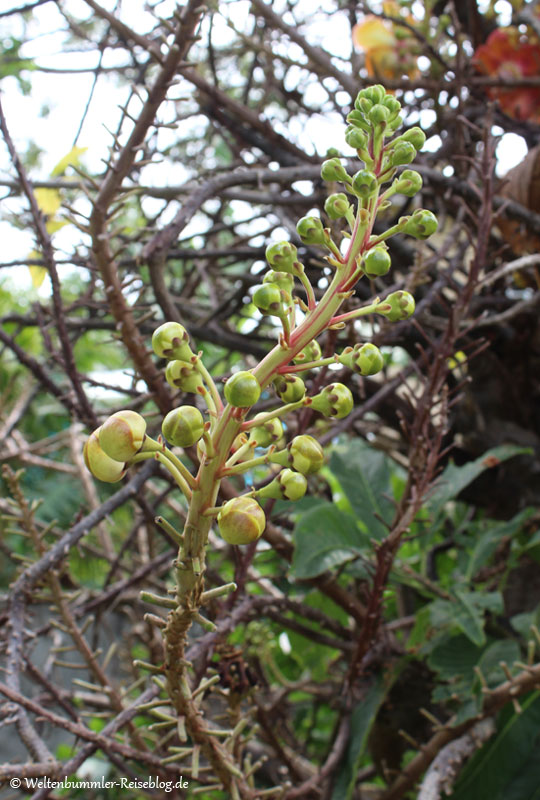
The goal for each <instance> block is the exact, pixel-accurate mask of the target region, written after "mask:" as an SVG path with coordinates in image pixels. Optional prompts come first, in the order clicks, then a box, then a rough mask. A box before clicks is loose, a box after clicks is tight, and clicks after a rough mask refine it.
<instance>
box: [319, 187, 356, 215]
mask: <svg viewBox="0 0 540 800" xmlns="http://www.w3.org/2000/svg"><path fill="white" fill-rule="evenodd" d="M350 207H351V206H350V203H349V201H348V200H347V195H346V194H343V192H340V193H339V194H331V195H330V197H328V198H327V199H326V202H325V204H324V210H325V211H326V213H327V214H328V216H329V217H330V219H340V218H341V217H344V216H345V215H346V214H347V211H348V210H349V208H350Z"/></svg>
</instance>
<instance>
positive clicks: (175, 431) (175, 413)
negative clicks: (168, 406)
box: [161, 406, 204, 447]
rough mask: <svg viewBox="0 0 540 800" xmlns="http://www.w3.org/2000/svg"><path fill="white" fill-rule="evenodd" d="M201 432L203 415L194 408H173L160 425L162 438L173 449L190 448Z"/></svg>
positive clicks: (202, 429)
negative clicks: (172, 446)
mask: <svg viewBox="0 0 540 800" xmlns="http://www.w3.org/2000/svg"><path fill="white" fill-rule="evenodd" d="M203 432H204V419H203V415H202V414H201V412H200V411H199V409H198V408H195V406H180V407H179V408H174V409H173V410H172V411H169V413H168V414H167V416H166V417H165V419H164V420H163V423H162V425H161V433H162V434H163V437H164V438H165V439H166V440H167V441H168V442H170V443H171V444H173V445H174V446H175V447H191V445H193V444H196V443H197V442H198V441H199V439H200V438H201V436H202V435H203Z"/></svg>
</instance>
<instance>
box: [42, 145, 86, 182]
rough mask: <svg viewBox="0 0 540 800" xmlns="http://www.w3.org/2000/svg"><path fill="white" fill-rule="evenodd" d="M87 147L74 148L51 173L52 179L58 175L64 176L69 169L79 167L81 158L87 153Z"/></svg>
mask: <svg viewBox="0 0 540 800" xmlns="http://www.w3.org/2000/svg"><path fill="white" fill-rule="evenodd" d="M87 150H88V148H87V147H77V146H75V147H72V148H71V150H70V151H69V153H66V155H65V156H64V157H63V158H61V159H60V161H59V162H58V164H57V165H56V166H55V167H54V169H53V171H52V172H51V178H56V177H58V175H63V174H64V172H65V171H66V169H67V168H68V167H78V166H79V164H80V163H81V156H82V155H83V153H86V151H87Z"/></svg>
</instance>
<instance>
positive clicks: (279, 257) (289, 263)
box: [266, 242, 298, 273]
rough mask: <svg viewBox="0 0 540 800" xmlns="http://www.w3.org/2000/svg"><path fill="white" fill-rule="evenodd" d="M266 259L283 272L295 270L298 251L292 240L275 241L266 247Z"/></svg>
mask: <svg viewBox="0 0 540 800" xmlns="http://www.w3.org/2000/svg"><path fill="white" fill-rule="evenodd" d="M266 260H267V261H268V263H269V264H270V266H271V267H274V269H276V270H280V271H281V272H289V273H290V272H293V271H294V265H295V263H296V262H297V260H298V252H297V250H296V247H295V246H294V244H291V242H275V244H269V245H268V247H267V248H266Z"/></svg>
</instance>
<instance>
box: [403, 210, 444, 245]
mask: <svg viewBox="0 0 540 800" xmlns="http://www.w3.org/2000/svg"><path fill="white" fill-rule="evenodd" d="M438 224H439V223H438V222H437V217H436V216H435V214H433V213H432V212H431V211H428V210H427V209H426V208H417V209H416V211H415V212H414V213H413V215H412V216H411V217H410V218H409V220H408V221H407V224H406V225H405V226H404V228H403V233H408V234H409V236H414V238H415V239H427V238H428V236H431V234H432V233H435V231H436V230H437V226H438Z"/></svg>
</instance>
